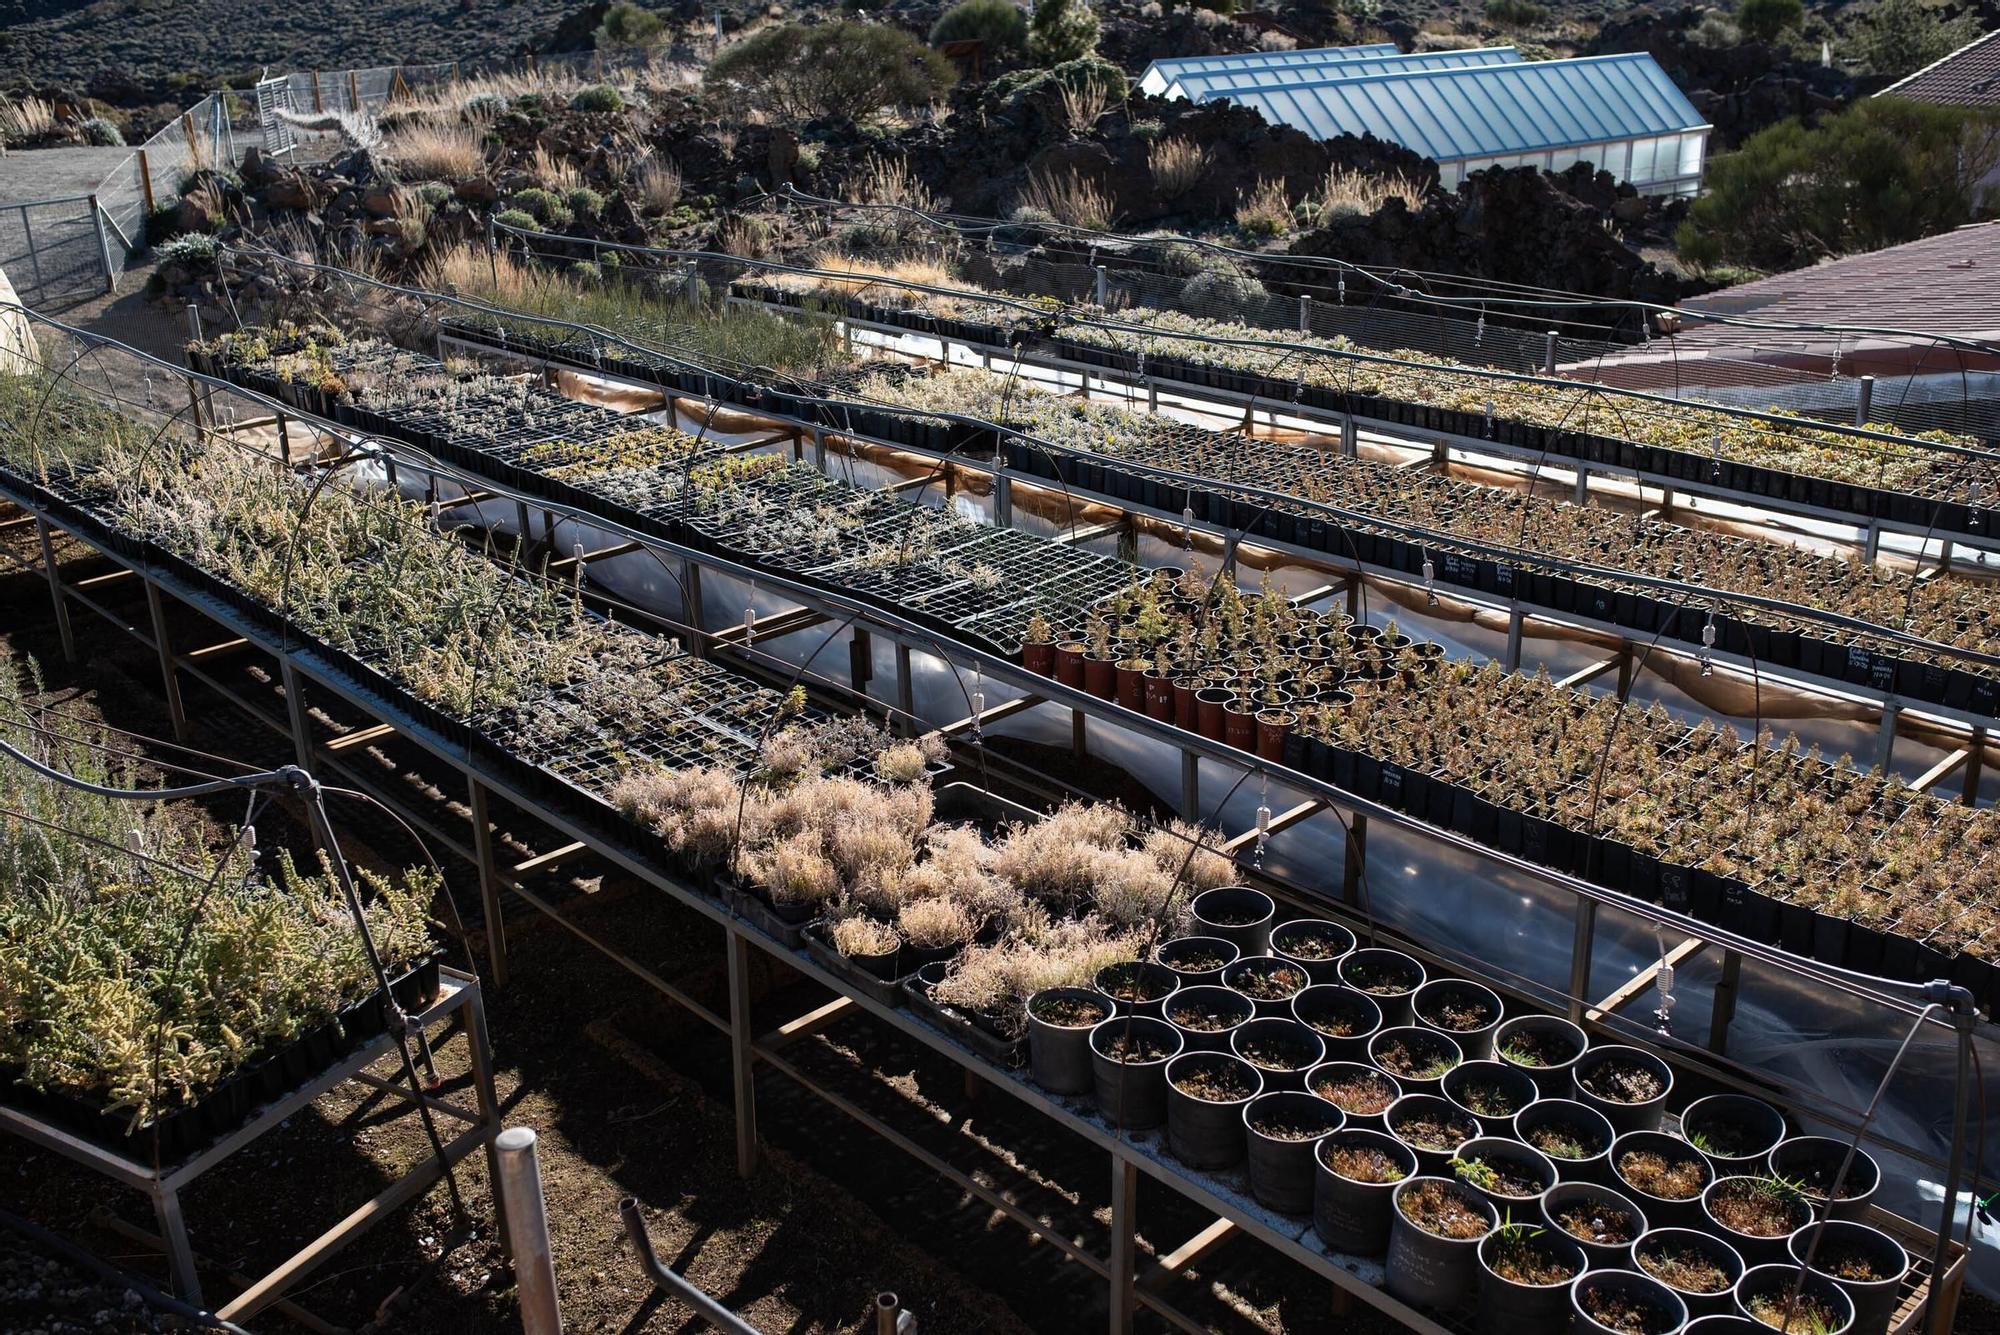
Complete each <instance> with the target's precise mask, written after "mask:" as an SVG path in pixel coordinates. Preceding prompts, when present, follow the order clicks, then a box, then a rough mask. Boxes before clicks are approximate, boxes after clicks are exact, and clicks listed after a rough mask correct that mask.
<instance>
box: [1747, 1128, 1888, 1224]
mask: <svg viewBox="0 0 2000 1335" xmlns="http://www.w3.org/2000/svg"><path fill="white" fill-rule="evenodd" d="M1846 1157H1847V1142H1846V1141H1844V1140H1835V1139H1833V1138H1832V1137H1830V1136H1793V1137H1792V1138H1791V1139H1790V1140H1786V1141H1781V1142H1779V1144H1778V1147H1777V1148H1776V1149H1774V1150H1772V1151H1771V1153H1770V1154H1769V1156H1767V1158H1766V1160H1765V1162H1766V1164H1767V1165H1768V1166H1769V1167H1770V1170H1771V1176H1772V1177H1781V1178H1783V1179H1784V1180H1785V1181H1787V1182H1797V1183H1799V1184H1800V1185H1801V1186H1803V1187H1804V1188H1805V1193H1806V1195H1807V1197H1809V1198H1810V1199H1811V1200H1812V1201H1813V1203H1814V1204H1815V1205H1816V1206H1818V1205H1820V1204H1822V1203H1824V1202H1825V1201H1826V1195H1827V1189H1828V1188H1830V1187H1831V1186H1832V1185H1833V1179H1834V1175H1835V1174H1836V1173H1838V1172H1839V1171H1840V1165H1841V1161H1842V1160H1844V1159H1845V1158H1846ZM1881 1185H1882V1169H1881V1166H1880V1165H1879V1164H1877V1163H1876V1162H1875V1160H1874V1159H1873V1158H1872V1157H1871V1156H1870V1155H1869V1153H1868V1151H1867V1150H1859V1149H1858V1150H1856V1151H1855V1152H1854V1162H1852V1163H1851V1164H1849V1165H1848V1166H1847V1181H1846V1182H1845V1183H1843V1184H1842V1186H1841V1193H1840V1196H1839V1198H1838V1199H1837V1200H1834V1201H1833V1202H1832V1203H1830V1204H1826V1205H1825V1210H1826V1213H1827V1214H1828V1215H1830V1216H1831V1217H1833V1218H1835V1219H1856V1220H1858V1219H1861V1218H1862V1217H1864V1216H1865V1215H1866V1214H1867V1213H1868V1203H1869V1202H1870V1201H1872V1200H1874V1199H1875V1189H1876V1188H1877V1187H1879V1186H1881Z"/></svg>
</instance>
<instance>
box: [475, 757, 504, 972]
mask: <svg viewBox="0 0 2000 1335" xmlns="http://www.w3.org/2000/svg"><path fill="white" fill-rule="evenodd" d="M465 784H466V805H467V806H468V807H470V808H471V811H472V851H473V852H474V853H475V854H477V855H478V858H479V907H480V911H481V912H482V913H483V914H484V915H485V917H486V973H487V977H489V978H491V979H492V980H493V986H495V987H505V986H507V920H506V919H505V918H504V917H502V916H501V911H500V869H499V867H498V866H497V865H496V864H495V862H494V860H493V822H492V819H491V817H490V815H489V813H488V811H487V802H486V785H485V784H483V783H481V782H480V781H479V780H477V779H475V778H472V777H470V776H468V777H467V778H466V781H465Z"/></svg>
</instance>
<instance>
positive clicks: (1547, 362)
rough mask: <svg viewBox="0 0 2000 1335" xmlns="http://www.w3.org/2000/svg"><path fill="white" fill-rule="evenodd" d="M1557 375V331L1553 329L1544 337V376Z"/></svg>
mask: <svg viewBox="0 0 2000 1335" xmlns="http://www.w3.org/2000/svg"><path fill="white" fill-rule="evenodd" d="M1555 373H1556V331H1555V330H1553V329H1551V330H1549V331H1548V332H1547V333H1546V334H1543V335H1542V374H1543V375H1554V374H1555Z"/></svg>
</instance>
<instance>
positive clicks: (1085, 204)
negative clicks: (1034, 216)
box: [1021, 169, 1111, 232]
mask: <svg viewBox="0 0 2000 1335" xmlns="http://www.w3.org/2000/svg"><path fill="white" fill-rule="evenodd" d="M1021 207H1022V208H1023V209H1025V210H1028V211H1030V212H1035V213H1042V214H1046V215H1047V216H1049V217H1051V218H1053V219H1055V220H1056V221H1057V222H1059V223H1063V224H1066V225H1067V226H1070V227H1082V228H1086V229H1088V230H1090V231H1097V232H1101V231H1103V230H1104V229H1105V228H1107V227H1109V226H1111V197H1110V196H1109V195H1107V194H1105V193H1104V191H1103V190H1101V189H1099V188H1098V186H1097V185H1096V183H1094V182H1091V181H1086V180H1085V179H1083V177H1082V175H1081V174H1079V173H1078V172H1076V171H1050V170H1047V169H1043V170H1040V171H1037V172H1034V173H1032V174H1031V175H1030V176H1029V177H1028V184H1027V187H1026V188H1025V189H1023V190H1022V191H1021Z"/></svg>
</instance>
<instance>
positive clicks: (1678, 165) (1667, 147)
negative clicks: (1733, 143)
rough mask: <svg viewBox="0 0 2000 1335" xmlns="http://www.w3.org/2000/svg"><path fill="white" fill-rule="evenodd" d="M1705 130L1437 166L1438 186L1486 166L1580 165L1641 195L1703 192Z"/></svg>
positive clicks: (1550, 167) (1452, 184)
mask: <svg viewBox="0 0 2000 1335" xmlns="http://www.w3.org/2000/svg"><path fill="white" fill-rule="evenodd" d="M1707 145H1708V131H1707V130H1690V131H1688V132H1687V133H1685V134H1669V135H1658V136H1653V137H1648V138H1644V139H1621V140H1617V141H1615V142H1611V143H1603V144H1579V145H1574V146H1565V147H1562V148H1554V149H1546V150H1543V151H1541V152H1538V153H1516V154H1511V155H1507V156H1503V157H1491V158H1463V159H1459V160H1457V161H1453V162H1441V163H1439V164H1438V175H1439V181H1440V184H1442V185H1443V186H1444V188H1445V189H1447V190H1451V189H1456V188H1457V186H1458V183H1459V182H1460V181H1463V180H1464V179H1465V178H1466V177H1467V176H1470V175H1471V174H1472V173H1473V172H1477V171H1484V170H1486V169H1487V168H1488V167H1539V168H1541V169H1542V170H1544V171H1558V172H1559V171H1564V170H1566V169H1568V168H1569V167H1571V166H1573V165H1574V164H1576V163H1579V162H1587V163H1589V164H1590V165H1591V166H1593V167H1599V168H1602V169H1603V170H1605V171H1608V172H1610V173H1611V174H1612V175H1613V176H1614V177H1616V178H1617V179H1618V180H1620V181H1630V182H1631V183H1632V185H1633V186H1634V187H1635V188H1636V189H1637V190H1638V191H1639V193H1640V194H1642V195H1693V194H1696V193H1698V192H1699V191H1700V189H1701V176H1702V171H1703V169H1704V167H1705V166H1706V165H1707Z"/></svg>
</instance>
